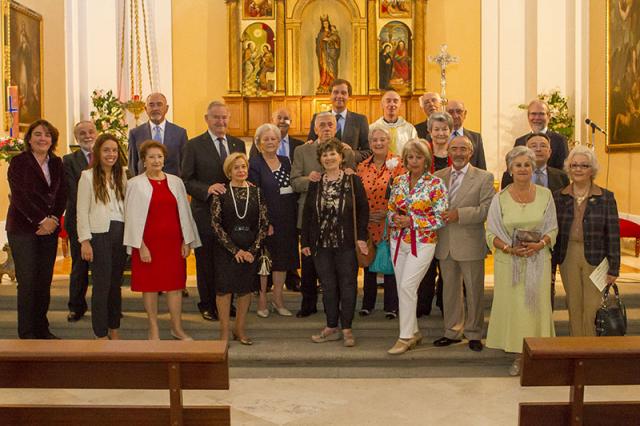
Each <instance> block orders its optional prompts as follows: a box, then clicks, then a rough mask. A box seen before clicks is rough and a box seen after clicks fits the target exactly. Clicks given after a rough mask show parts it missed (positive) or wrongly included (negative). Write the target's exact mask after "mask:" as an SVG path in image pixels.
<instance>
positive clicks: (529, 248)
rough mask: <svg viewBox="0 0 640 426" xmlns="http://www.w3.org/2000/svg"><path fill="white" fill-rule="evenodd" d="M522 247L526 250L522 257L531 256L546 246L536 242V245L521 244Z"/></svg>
mask: <svg viewBox="0 0 640 426" xmlns="http://www.w3.org/2000/svg"><path fill="white" fill-rule="evenodd" d="M523 245H524V247H526V250H525V251H524V257H529V256H532V255H534V254H536V253H537V252H539V251H540V250H542V249H543V248H544V247H545V246H546V244H545V243H543V242H542V241H538V242H537V243H523Z"/></svg>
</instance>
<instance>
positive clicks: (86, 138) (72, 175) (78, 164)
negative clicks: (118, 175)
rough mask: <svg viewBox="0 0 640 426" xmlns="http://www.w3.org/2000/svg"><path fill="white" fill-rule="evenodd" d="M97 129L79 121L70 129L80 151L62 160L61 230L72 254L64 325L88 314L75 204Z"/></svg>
mask: <svg viewBox="0 0 640 426" xmlns="http://www.w3.org/2000/svg"><path fill="white" fill-rule="evenodd" d="M97 134H98V131H97V130H96V125H95V124H93V122H92V121H80V122H79V123H78V124H76V125H75V126H74V128H73V136H74V137H75V139H76V142H77V144H78V145H80V149H79V150H77V151H76V152H73V153H71V154H67V155H65V156H64V157H62V165H63V167H64V175H65V178H66V180H67V191H68V192H67V194H68V195H67V210H66V213H65V215H64V229H65V230H66V231H67V235H69V248H70V252H71V274H69V303H68V306H69V314H68V315H67V321H69V322H76V321H78V320H79V319H80V318H82V317H83V316H84V314H85V312H87V301H86V299H85V297H86V295H87V286H88V285H89V262H87V261H85V260H82V256H80V243H79V242H78V230H77V228H76V224H77V216H76V203H77V201H78V200H77V199H78V181H79V180H80V173H82V171H83V170H84V169H86V168H87V167H88V166H89V164H90V163H91V160H92V155H93V154H92V152H91V150H92V149H93V144H94V143H95V141H96V135H97Z"/></svg>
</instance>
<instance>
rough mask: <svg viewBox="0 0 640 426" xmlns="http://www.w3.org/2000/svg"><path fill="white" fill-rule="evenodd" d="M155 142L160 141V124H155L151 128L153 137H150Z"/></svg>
mask: <svg viewBox="0 0 640 426" xmlns="http://www.w3.org/2000/svg"><path fill="white" fill-rule="evenodd" d="M151 139H153V140H154V141H156V142H160V143H162V129H161V128H160V126H155V127H154V128H153V137H152V138H151Z"/></svg>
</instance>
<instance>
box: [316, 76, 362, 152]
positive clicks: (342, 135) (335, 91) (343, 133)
mask: <svg viewBox="0 0 640 426" xmlns="http://www.w3.org/2000/svg"><path fill="white" fill-rule="evenodd" d="M330 90H331V95H330V100H331V113H332V114H333V115H334V117H336V138H338V139H340V140H341V141H342V142H344V143H345V144H347V145H348V146H349V147H350V148H351V149H353V150H354V151H355V158H356V163H359V162H361V161H362V160H364V159H365V158H367V157H368V156H370V155H371V150H370V149H369V122H368V121H367V117H365V116H364V115H362V114H358V113H356V112H352V111H347V101H348V100H349V96H351V91H352V90H351V83H349V82H348V81H347V80H344V79H341V78H336V79H335V80H333V83H331V88H330ZM317 115H318V114H317V113H316V114H314V115H313V118H312V119H311V130H310V131H309V136H307V141H308V142H310V141H315V140H316V139H318V134H317V133H316V130H315V122H316V116H317Z"/></svg>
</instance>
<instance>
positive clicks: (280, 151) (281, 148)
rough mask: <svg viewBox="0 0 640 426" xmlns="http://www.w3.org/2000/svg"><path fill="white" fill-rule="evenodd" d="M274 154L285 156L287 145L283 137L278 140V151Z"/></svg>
mask: <svg viewBox="0 0 640 426" xmlns="http://www.w3.org/2000/svg"><path fill="white" fill-rule="evenodd" d="M276 154H278V155H282V156H283V157H286V156H287V147H286V142H285V141H284V139H282V140H281V141H280V146H279V147H278V152H276Z"/></svg>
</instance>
